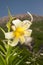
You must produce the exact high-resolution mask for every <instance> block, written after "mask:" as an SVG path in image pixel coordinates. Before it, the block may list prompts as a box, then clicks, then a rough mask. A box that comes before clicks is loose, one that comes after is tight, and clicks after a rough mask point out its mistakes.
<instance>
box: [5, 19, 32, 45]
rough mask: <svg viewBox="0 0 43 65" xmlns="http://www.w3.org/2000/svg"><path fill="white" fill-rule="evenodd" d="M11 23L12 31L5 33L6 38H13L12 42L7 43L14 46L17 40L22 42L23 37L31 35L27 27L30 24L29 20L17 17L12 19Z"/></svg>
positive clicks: (23, 40)
mask: <svg viewBox="0 0 43 65" xmlns="http://www.w3.org/2000/svg"><path fill="white" fill-rule="evenodd" d="M12 23H13V25H12V26H11V28H12V30H13V31H12V32H7V33H5V38H6V39H13V42H12V43H10V42H9V45H11V46H16V45H17V44H18V42H21V44H23V43H24V42H25V37H26V36H28V37H30V36H31V33H32V30H31V29H29V27H30V26H31V24H32V23H31V22H30V21H29V20H24V21H23V22H22V21H21V20H19V19H16V20H13V21H12Z"/></svg>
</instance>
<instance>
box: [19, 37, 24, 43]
mask: <svg viewBox="0 0 43 65" xmlns="http://www.w3.org/2000/svg"><path fill="white" fill-rule="evenodd" d="M24 42H25V38H24V36H20V43H21V44H23V43H24Z"/></svg>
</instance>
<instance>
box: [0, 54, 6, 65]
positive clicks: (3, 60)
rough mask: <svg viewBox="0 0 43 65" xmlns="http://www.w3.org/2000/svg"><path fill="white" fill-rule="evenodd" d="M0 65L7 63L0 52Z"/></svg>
mask: <svg viewBox="0 0 43 65" xmlns="http://www.w3.org/2000/svg"><path fill="white" fill-rule="evenodd" d="M0 65H7V64H6V61H5V59H4V58H3V56H2V55H1V54H0Z"/></svg>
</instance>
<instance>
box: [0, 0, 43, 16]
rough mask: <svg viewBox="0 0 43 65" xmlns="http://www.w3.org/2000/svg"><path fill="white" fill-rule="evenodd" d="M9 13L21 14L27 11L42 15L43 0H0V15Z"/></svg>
mask: <svg viewBox="0 0 43 65" xmlns="http://www.w3.org/2000/svg"><path fill="white" fill-rule="evenodd" d="M7 7H9V8H10V11H11V14H12V15H16V14H23V13H26V12H27V11H29V12H30V13H32V14H37V15H43V0H0V17H3V16H7V15H8V9H7Z"/></svg>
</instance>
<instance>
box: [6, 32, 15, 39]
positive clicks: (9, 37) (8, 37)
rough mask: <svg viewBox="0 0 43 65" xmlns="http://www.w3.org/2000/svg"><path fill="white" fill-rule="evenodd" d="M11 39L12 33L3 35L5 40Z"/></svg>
mask: <svg viewBox="0 0 43 65" xmlns="http://www.w3.org/2000/svg"><path fill="white" fill-rule="evenodd" d="M13 37H14V35H13V32H8V33H5V38H6V39H12V38H13Z"/></svg>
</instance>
